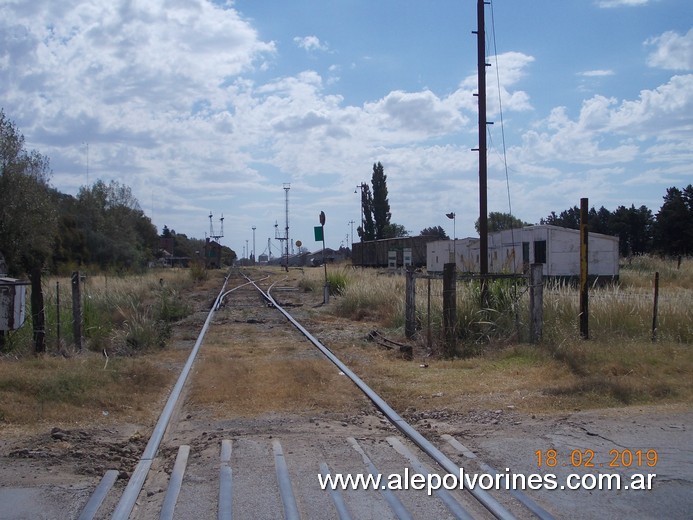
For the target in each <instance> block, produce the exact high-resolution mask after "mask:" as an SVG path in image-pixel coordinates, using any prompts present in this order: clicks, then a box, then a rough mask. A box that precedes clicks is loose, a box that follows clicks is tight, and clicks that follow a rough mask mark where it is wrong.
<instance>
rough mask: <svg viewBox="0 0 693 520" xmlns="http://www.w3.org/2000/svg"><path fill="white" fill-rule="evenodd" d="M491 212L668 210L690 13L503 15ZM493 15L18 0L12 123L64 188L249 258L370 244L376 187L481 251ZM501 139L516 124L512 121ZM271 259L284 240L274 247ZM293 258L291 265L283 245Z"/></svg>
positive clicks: (690, 47) (10, 20)
mask: <svg viewBox="0 0 693 520" xmlns="http://www.w3.org/2000/svg"><path fill="white" fill-rule="evenodd" d="M486 17H487V36H488V38H487V40H488V45H487V54H488V61H489V63H491V65H492V66H491V67H489V68H488V69H487V70H488V76H487V90H488V95H489V101H488V118H489V120H490V121H494V123H495V124H494V125H492V126H490V127H489V137H488V142H489V146H490V149H489V154H488V156H489V192H488V201H489V211H502V212H509V211H510V210H511V209H512V213H513V214H515V215H516V216H517V217H519V218H521V219H523V220H525V221H528V222H533V223H536V222H538V221H539V219H540V218H542V217H545V216H546V215H548V214H549V213H550V212H551V211H557V212H560V211H562V210H564V209H566V208H568V207H571V206H573V205H579V200H580V198H581V197H589V202H590V206H596V207H597V208H599V207H600V206H605V207H606V208H607V209H610V210H613V209H615V208H616V207H618V206H619V205H626V206H630V205H631V204H635V206H636V207H639V206H641V205H643V204H644V205H646V206H647V207H649V208H650V209H652V210H653V212H656V211H657V210H658V209H659V207H660V206H661V202H662V196H663V195H664V194H665V192H666V188H667V187H670V186H677V187H683V186H685V185H687V184H689V183H691V182H693V9H691V6H690V0H561V1H555V0H494V1H493V3H492V6H487V8H486ZM475 29H476V1H475V0H431V1H425V2H424V1H414V0H332V1H329V0H292V1H290V2H289V1H286V0H261V1H260V0H235V1H208V0H61V1H60V2H56V1H54V0H5V1H3V2H2V3H1V4H0V42H1V43H0V107H2V108H3V109H4V111H5V114H6V116H7V117H9V118H10V119H11V120H13V121H15V123H16V124H17V125H18V127H19V128H20V130H21V131H22V132H23V133H24V135H25V137H26V141H27V145H28V147H29V148H32V149H36V150H38V151H40V152H41V153H43V154H44V155H47V156H48V157H49V158H50V160H51V166H52V169H53V176H52V178H51V183H52V184H53V185H54V186H55V187H56V188H58V189H59V190H60V191H62V192H65V193H71V194H76V193H77V191H78V190H79V188H80V186H84V185H86V184H91V183H93V182H94V181H95V180H96V179H97V178H100V179H102V180H104V181H106V182H109V181H110V180H116V181H118V182H120V183H122V184H126V185H128V186H130V187H131V188H132V189H133V192H134V194H135V196H136V197H137V198H138V200H139V201H140V205H141V206H142V209H143V210H144V211H145V212H146V214H147V215H149V216H151V217H152V220H153V222H154V223H155V224H156V225H157V227H158V228H159V230H161V229H162V228H163V226H164V225H167V226H168V227H169V228H172V229H174V230H176V232H179V233H185V234H187V235H188V236H194V237H197V238H204V236H205V234H209V218H208V215H209V213H210V212H212V214H213V224H214V227H215V229H214V231H215V233H219V220H218V219H219V218H220V217H221V215H222V214H223V216H224V218H225V222H224V235H225V236H224V238H223V239H222V243H224V244H225V245H229V246H230V247H232V248H234V249H235V250H236V251H237V252H238V253H239V255H241V254H242V253H243V251H244V249H245V246H246V241H248V245H249V248H250V249H252V243H253V231H252V227H253V226H255V227H256V228H257V229H256V232H255V237H256V252H257V254H258V255H259V254H260V253H262V252H263V251H264V250H265V249H266V248H267V241H268V238H272V239H273V238H274V236H275V222H277V223H278V229H279V231H280V232H281V233H283V229H284V227H285V222H284V220H285V195H286V193H287V191H286V190H285V189H284V184H285V183H289V184H290V189H289V190H288V197H289V227H290V231H289V234H290V238H291V240H301V241H302V242H303V243H304V244H305V245H306V246H308V247H309V248H310V249H317V248H318V246H319V244H316V243H315V242H314V240H313V226H315V225H318V215H319V213H320V211H325V213H326V215H327V224H326V227H325V235H326V240H327V245H328V246H331V247H339V246H340V245H343V244H345V245H348V243H349V242H350V241H351V229H352V225H351V223H350V222H351V221H354V224H353V229H354V236H356V231H355V230H356V226H357V225H358V224H359V221H360V218H361V217H360V196H359V194H358V193H354V191H355V189H356V186H357V185H358V184H360V183H361V182H370V179H371V174H372V170H373V163H375V162H381V163H382V164H383V166H384V168H385V173H386V175H387V185H388V189H389V199H390V206H391V210H392V221H393V222H396V223H398V224H401V225H403V226H404V227H405V228H406V229H407V230H408V231H409V232H410V234H418V233H419V231H421V229H423V228H425V227H429V226H436V225H442V226H444V227H445V228H446V230H447V231H448V234H450V235H452V232H453V229H452V228H453V224H452V221H450V220H448V219H446V217H445V213H447V212H450V211H454V212H455V213H456V214H457V219H456V221H455V224H456V234H457V236H458V237H462V236H473V235H475V231H474V221H475V219H476V218H477V216H478V154H477V152H473V151H471V149H472V148H475V147H476V146H477V142H478V138H477V126H476V125H477V106H476V104H477V98H476V97H474V95H473V94H474V93H475V92H476V91H477V87H476V39H475V35H473V34H472V31H473V30H475ZM501 122H502V124H501ZM272 244H273V245H272V247H276V246H278V244H279V243H278V242H277V241H275V240H274V239H273V240H272ZM275 253H276V250H275Z"/></svg>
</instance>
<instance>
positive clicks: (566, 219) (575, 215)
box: [540, 206, 580, 229]
mask: <svg viewBox="0 0 693 520" xmlns="http://www.w3.org/2000/svg"><path fill="white" fill-rule="evenodd" d="M540 222H541V223H542V224H549V225H551V226H560V227H565V228H570V229H580V208H578V207H577V206H573V207H572V208H570V209H567V210H565V211H561V213H560V214H559V215H556V212H555V211H552V212H551V213H550V214H549V216H548V217H546V218H545V219H541V221H540Z"/></svg>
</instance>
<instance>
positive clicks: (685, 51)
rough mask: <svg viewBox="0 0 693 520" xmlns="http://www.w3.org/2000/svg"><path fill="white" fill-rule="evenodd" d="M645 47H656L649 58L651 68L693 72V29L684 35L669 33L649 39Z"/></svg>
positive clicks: (648, 62)
mask: <svg viewBox="0 0 693 520" xmlns="http://www.w3.org/2000/svg"><path fill="white" fill-rule="evenodd" d="M645 45H648V46H654V47H655V50H654V51H653V52H652V53H651V54H650V55H649V56H648V58H647V64H648V65H649V66H650V67H659V68H662V69H668V70H693V29H690V30H689V31H688V32H687V33H686V34H684V35H680V34H678V33H676V32H674V31H667V32H665V33H664V34H662V35H661V36H657V37H656V38H650V39H648V40H647V41H645Z"/></svg>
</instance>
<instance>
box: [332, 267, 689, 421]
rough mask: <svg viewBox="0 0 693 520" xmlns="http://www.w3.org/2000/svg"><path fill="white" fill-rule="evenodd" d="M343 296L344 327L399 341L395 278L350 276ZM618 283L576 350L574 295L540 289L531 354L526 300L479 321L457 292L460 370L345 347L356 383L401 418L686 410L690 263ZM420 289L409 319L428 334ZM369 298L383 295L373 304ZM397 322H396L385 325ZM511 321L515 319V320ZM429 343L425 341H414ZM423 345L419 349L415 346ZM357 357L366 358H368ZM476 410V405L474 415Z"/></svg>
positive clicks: (626, 272) (504, 297) (503, 297)
mask: <svg viewBox="0 0 693 520" xmlns="http://www.w3.org/2000/svg"><path fill="white" fill-rule="evenodd" d="M655 270H657V271H659V272H660V302H659V313H658V330H657V333H658V336H657V337H658V341H657V342H656V343H653V342H652V341H651V335H652V330H651V327H652V306H653V294H652V279H653V277H654V271H655ZM346 272H347V273H348V276H347V279H348V280H347V285H346V288H345V290H344V293H343V297H342V298H338V299H337V301H336V302H335V304H334V308H335V312H336V313H337V314H339V315H342V316H344V317H346V318H349V319H352V320H353V319H357V320H358V319H362V317H364V316H365V317H376V318H378V319H380V320H381V323H382V325H383V326H389V327H390V330H389V331H388V332H387V334H388V335H390V336H391V337H397V336H399V337H401V336H402V334H403V327H402V323H403V321H404V316H403V315H404V280H403V277H402V276H392V275H388V274H385V273H378V272H376V271H374V270H346ZM621 278H622V279H621V283H620V284H619V285H616V286H609V287H606V288H593V289H592V290H591V291H590V307H589V309H590V337H591V339H590V340H589V341H584V340H581V339H579V330H578V323H579V321H578V315H579V303H578V294H577V291H576V290H575V288H574V287H570V286H566V285H557V286H548V287H547V288H546V290H545V293H544V303H545V309H544V311H545V312H544V320H545V328H544V338H543V342H542V344H541V345H540V346H538V347H532V346H529V345H522V344H521V343H518V338H522V337H523V336H524V337H526V332H524V331H523V330H518V327H517V325H518V322H519V326H520V327H521V328H522V327H526V322H527V317H526V316H527V313H528V311H527V306H528V303H527V296H526V294H524V295H523V294H522V291H518V294H520V295H521V297H520V299H518V300H517V301H515V302H513V301H512V298H511V297H510V296H512V295H511V294H510V291H509V292H508V294H504V293H503V290H504V289H503V288H502V287H500V290H498V291H497V293H496V294H495V297H496V298H497V300H496V306H497V309H498V310H497V311H491V312H486V313H481V312H480V311H479V308H478V305H477V304H476V299H477V298H478V291H476V290H475V287H474V285H473V284H466V283H462V284H460V283H458V302H457V305H458V320H459V323H460V329H461V336H460V342H459V343H460V351H462V352H467V353H468V355H469V353H471V355H472V357H471V358H468V359H455V360H449V361H443V360H437V359H435V357H434V358H427V359H426V360H425V361H426V363H427V364H428V365H429V366H428V368H426V369H421V368H419V364H420V363H413V364H412V363H408V362H405V361H401V360H398V359H395V356H394V355H393V354H388V353H383V352H377V351H374V350H373V347H372V346H371V347H364V349H363V352H361V355H360V356H359V355H357V354H355V353H354V352H353V351H352V350H353V349H351V350H350V348H349V347H348V346H347V345H344V347H343V348H344V351H345V353H347V352H351V354H349V355H351V356H353V359H354V360H355V361H354V362H355V363H356V364H357V365H358V370H357V372H359V373H362V374H365V376H364V378H365V379H367V380H368V382H369V384H372V386H373V387H374V388H377V389H379V390H381V391H383V393H384V394H385V395H387V396H388V398H390V399H393V400H394V402H397V403H399V406H400V407H406V406H410V405H413V406H416V405H415V403H417V402H421V400H426V399H428V398H429V397H427V396H435V397H433V399H434V400H433V401H431V402H430V403H431V404H433V403H435V406H437V407H441V406H442V407H448V406H451V407H453V408H455V407H457V408H459V407H462V408H464V407H465V406H478V404H479V403H480V402H488V405H489V406H499V407H500V406H503V405H512V406H516V407H520V408H526V409H532V410H535V411H541V410H560V409H564V408H592V407H600V406H617V405H623V404H645V403H658V402H691V400H693V382H692V381H691V379H690V374H691V373H693V350H692V349H691V343H693V305H692V303H693V283H692V282H691V281H692V280H693V262H691V261H689V260H686V259H684V261H683V263H682V265H681V268H680V269H679V268H678V265H677V263H676V262H667V261H663V260H658V259H652V258H637V259H633V260H632V262H631V266H629V267H628V268H624V269H623V270H622V277H621ZM425 284H426V282H423V281H420V282H417V313H418V315H419V318H420V321H421V323H422V324H423V325H424V327H425V325H426V322H427V315H426V305H427V302H426V285H425ZM373 294H378V295H386V296H385V298H386V300H387V302H386V303H385V304H383V297H381V298H379V299H373V300H371V297H372V295H373ZM441 302H442V291H441V287H440V282H439V281H434V282H432V301H431V314H432V316H431V322H432V325H433V331H434V343H435V342H436V341H438V342H440V341H441V339H440V328H441V325H442V324H441V322H442V319H441V315H442V304H441ZM392 313H395V314H396V315H392ZM518 317H519V320H518V319H517V318H518ZM422 336H423V337H425V330H424V331H422ZM420 341H423V338H421V339H420ZM364 358H365V359H364ZM473 403H476V405H475V404H473Z"/></svg>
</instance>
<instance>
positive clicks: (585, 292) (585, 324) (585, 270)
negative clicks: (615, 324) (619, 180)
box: [580, 198, 590, 339]
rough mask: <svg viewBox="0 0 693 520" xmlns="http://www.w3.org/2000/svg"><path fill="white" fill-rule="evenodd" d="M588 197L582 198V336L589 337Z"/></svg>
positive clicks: (583, 337)
mask: <svg viewBox="0 0 693 520" xmlns="http://www.w3.org/2000/svg"><path fill="white" fill-rule="evenodd" d="M588 206H589V203H588V199H586V198H583V199H580V337H581V338H582V339H589V337H590V329H589V312H588V310H589V283H588V276H589V249H588V244H589V228H588V226H587V219H588V211H589V210H588Z"/></svg>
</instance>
